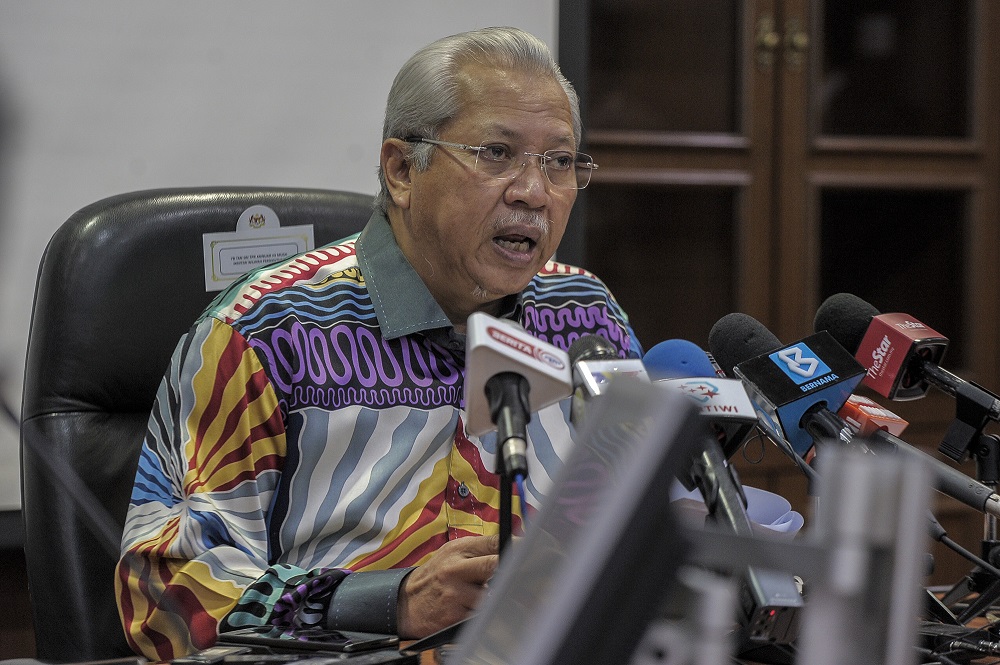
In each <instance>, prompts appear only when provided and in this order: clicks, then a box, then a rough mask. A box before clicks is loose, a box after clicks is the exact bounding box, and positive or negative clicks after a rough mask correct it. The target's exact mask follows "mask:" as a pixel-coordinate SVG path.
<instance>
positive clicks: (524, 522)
mask: <svg viewBox="0 0 1000 665" xmlns="http://www.w3.org/2000/svg"><path fill="white" fill-rule="evenodd" d="M514 484H515V485H516V486H517V498H518V501H519V503H520V504H521V532H522V533H523V532H525V531H527V530H528V499H527V497H526V495H525V493H524V474H521V473H518V474H515V475H514Z"/></svg>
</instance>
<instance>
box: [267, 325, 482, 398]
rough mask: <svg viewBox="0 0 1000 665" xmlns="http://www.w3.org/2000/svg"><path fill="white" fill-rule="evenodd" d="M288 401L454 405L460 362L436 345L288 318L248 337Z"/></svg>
mask: <svg viewBox="0 0 1000 665" xmlns="http://www.w3.org/2000/svg"><path fill="white" fill-rule="evenodd" d="M249 342H250V346H251V347H252V348H253V349H254V350H255V351H256V352H257V353H258V354H259V355H260V356H261V358H262V359H263V361H264V363H265V365H266V366H267V367H268V369H269V374H270V375H271V380H272V381H273V382H274V386H275V388H277V389H278V391H279V392H280V393H283V394H284V395H285V396H286V397H287V402H286V403H287V404H288V406H289V407H290V408H293V409H294V408H299V407H305V406H318V407H322V408H325V409H331V408H341V407H344V406H351V405H363V406H372V407H381V408H384V407H387V406H393V405H400V406H413V407H418V408H433V407H437V406H443V405H446V404H450V405H457V404H458V403H459V400H460V399H461V392H462V391H461V388H462V370H461V368H460V367H459V366H458V365H457V363H456V362H455V360H454V359H453V358H452V357H451V356H450V355H448V354H447V353H445V352H444V351H443V350H441V349H439V348H438V347H436V346H434V345H432V344H429V343H421V342H420V341H418V340H416V339H414V338H410V337H404V338H400V339H394V340H385V339H382V338H381V336H379V334H378V332H377V331H373V330H372V329H370V328H366V327H364V326H359V325H351V324H345V323H340V324H337V325H334V326H332V327H329V328H325V327H320V326H316V325H310V324H306V325H303V324H302V323H301V322H299V321H295V322H292V323H291V324H290V325H289V326H288V327H287V328H275V329H272V330H269V331H266V332H264V333H262V334H260V335H257V336H254V337H253V338H251V339H250V340H249Z"/></svg>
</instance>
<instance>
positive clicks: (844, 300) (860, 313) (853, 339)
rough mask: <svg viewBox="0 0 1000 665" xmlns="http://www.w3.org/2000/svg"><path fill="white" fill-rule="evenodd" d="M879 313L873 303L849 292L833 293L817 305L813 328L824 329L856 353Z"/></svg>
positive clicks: (843, 345) (817, 330)
mask: <svg viewBox="0 0 1000 665" xmlns="http://www.w3.org/2000/svg"><path fill="white" fill-rule="evenodd" d="M879 314H881V312H879V311H878V310H877V309H875V307H874V306H873V305H871V304H870V303H868V302H866V301H864V300H862V299H861V298H859V297H857V296H855V295H852V294H850V293H835V294H834V295H832V296H830V297H829V298H827V299H826V300H824V301H823V304H822V305H820V306H819V309H818V310H816V318H815V319H814V320H813V330H815V331H816V332H820V331H821V330H826V331H827V332H829V333H830V336H831V337H833V338H834V339H835V340H837V342H838V343H839V344H840V345H841V346H842V347H844V348H845V349H847V350H848V351H850V352H851V353H852V354H853V353H857V351H858V347H859V346H861V340H862V339H864V337H865V332H866V331H867V330H868V326H869V325H871V322H872V319H873V318H874V317H876V316H878V315H879Z"/></svg>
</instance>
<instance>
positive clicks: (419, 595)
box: [397, 535, 500, 639]
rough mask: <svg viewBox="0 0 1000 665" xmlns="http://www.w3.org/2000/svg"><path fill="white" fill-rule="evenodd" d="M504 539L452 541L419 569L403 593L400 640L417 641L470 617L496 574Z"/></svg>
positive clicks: (400, 606) (400, 614) (400, 596)
mask: <svg viewBox="0 0 1000 665" xmlns="http://www.w3.org/2000/svg"><path fill="white" fill-rule="evenodd" d="M499 547H500V536H497V535H493V536H469V537H466V538H459V539H458V540H451V541H448V542H447V543H445V544H444V545H442V546H441V548H440V549H438V551H437V552H435V553H434V554H432V555H431V557H430V558H429V559H428V560H427V563H425V564H423V565H422V566H417V568H415V569H414V570H413V572H411V573H410V574H409V575H407V576H406V579H405V580H403V586H402V588H401V589H400V590H399V604H398V607H397V612H398V614H397V616H398V621H397V627H398V630H399V635H400V637H403V638H406V639H417V638H421V637H426V636H427V635H430V634H431V633H433V632H435V631H437V630H440V629H442V628H445V627H447V626H450V625H451V624H453V623H455V622H457V621H460V620H462V619H464V618H465V617H467V616H468V615H469V613H470V612H472V610H473V609H475V607H476V606H477V605H478V604H479V599H480V598H481V597H482V596H483V594H484V593H486V583H487V582H488V581H489V579H490V578H491V577H492V576H493V571H494V570H496V567H497V563H498V562H499V560H500V557H499Z"/></svg>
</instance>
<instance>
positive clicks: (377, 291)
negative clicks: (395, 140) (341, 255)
mask: <svg viewBox="0 0 1000 665" xmlns="http://www.w3.org/2000/svg"><path fill="white" fill-rule="evenodd" d="M354 250H355V252H356V253H357V256H358V266H359V267H360V268H361V274H362V275H364V278H365V284H366V285H367V288H368V293H369V295H371V298H372V303H373V304H374V305H375V316H376V317H377V318H378V324H379V327H380V328H381V329H382V336H383V337H384V338H385V339H394V338H396V337H402V336H403V335H408V334H410V333H415V332H421V331H426V330H433V329H435V328H451V327H452V323H451V321H449V320H448V317H447V315H445V313H444V310H443V309H441V306H440V305H438V303H437V301H436V300H434V296H432V295H431V292H430V291H429V290H428V289H427V286H426V285H425V284H424V282H423V280H422V279H420V276H419V275H418V274H417V272H416V271H415V270H414V269H413V266H411V265H410V262H409V261H407V260H406V257H405V256H403V250H401V249H400V248H399V244H398V243H397V242H396V237H395V236H394V235H393V234H392V227H391V226H389V220H388V218H387V217H386V216H385V214H384V213H382V212H381V211H378V210H376V211H375V212H374V213H373V214H372V216H371V219H369V220H368V224H366V225H365V228H364V230H363V231H362V232H361V235H360V236H359V237H358V240H357V242H356V243H355V245H354ZM500 311H501V312H502V317H503V318H512V319H514V320H517V318H519V316H520V312H521V294H514V295H512V296H508V297H506V298H504V300H503V302H502V303H501V308H500Z"/></svg>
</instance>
